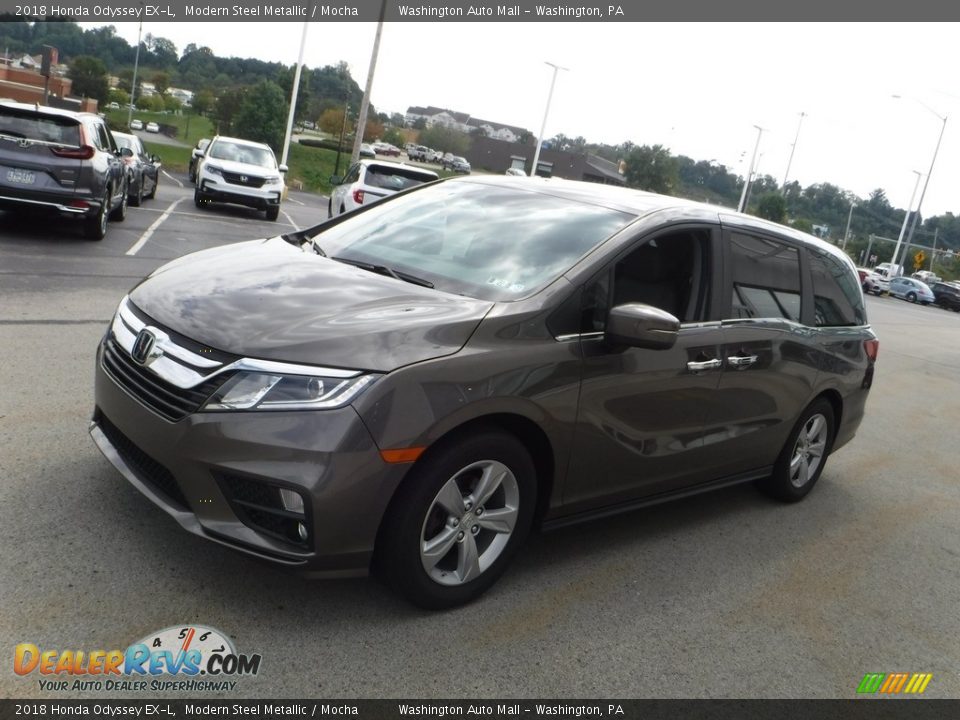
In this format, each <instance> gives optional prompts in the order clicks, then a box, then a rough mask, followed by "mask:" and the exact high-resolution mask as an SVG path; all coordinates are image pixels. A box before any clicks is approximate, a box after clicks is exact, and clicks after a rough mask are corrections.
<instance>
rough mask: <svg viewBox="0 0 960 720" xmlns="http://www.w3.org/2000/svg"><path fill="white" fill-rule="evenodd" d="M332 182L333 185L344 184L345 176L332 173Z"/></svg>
mask: <svg viewBox="0 0 960 720" xmlns="http://www.w3.org/2000/svg"><path fill="white" fill-rule="evenodd" d="M330 184H331V185H342V184H343V178H342V177H340V176H339V175H331V176H330Z"/></svg>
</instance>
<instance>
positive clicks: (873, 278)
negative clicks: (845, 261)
mask: <svg viewBox="0 0 960 720" xmlns="http://www.w3.org/2000/svg"><path fill="white" fill-rule="evenodd" d="M860 285H861V287H862V288H863V291H864V292H865V293H873V294H874V295H882V294H883V293H886V292H890V281H889V280H887V278H885V277H884V276H883V275H880V274H879V273H875V272H873V271H872V270H871V271H870V272H869V273H867V274H866V276H864V278H863V281H862V282H861V283H860Z"/></svg>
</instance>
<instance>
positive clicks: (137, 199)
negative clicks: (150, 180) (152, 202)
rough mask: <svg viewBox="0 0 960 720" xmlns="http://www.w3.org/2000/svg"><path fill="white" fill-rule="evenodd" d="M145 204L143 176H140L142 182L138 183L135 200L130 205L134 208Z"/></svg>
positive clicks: (134, 195)
mask: <svg viewBox="0 0 960 720" xmlns="http://www.w3.org/2000/svg"><path fill="white" fill-rule="evenodd" d="M142 203H143V176H142V175H141V176H140V182H138V183H137V192H135V193H134V194H133V200H131V202H130V204H131V205H133V206H134V207H140V205H141V204H142Z"/></svg>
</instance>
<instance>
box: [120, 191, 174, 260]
mask: <svg viewBox="0 0 960 720" xmlns="http://www.w3.org/2000/svg"><path fill="white" fill-rule="evenodd" d="M184 200H186V198H180V199H179V200H174V201H173V203H172V204H171V205H170V207H168V208H167V209H166V210H165V211H164V213H163V215H161V216H160V217H158V218H157V219H156V220H154V221H153V224H152V225H151V226H150V227H148V228H147V231H146V232H145V233H143V235H141V236H140V239H139V240H137V241H136V242H135V243H134V244H133V247H131V248H130V249H129V250H127V252H126V254H127V255H136V254H137V253H138V252H139V251H140V248H142V247H143V246H144V245H146V244H147V241H148V240H149V239H150V237H151V236H152V235H153V233H154V232H155V231H156V229H157V228H158V227H160V225H161V224H162V223H163V221H164V220H166V219H167V218H168V217H170V215H172V214H173V209H174V208H175V207H176V206H177V205H179V204H180V203H181V202H183V201H184Z"/></svg>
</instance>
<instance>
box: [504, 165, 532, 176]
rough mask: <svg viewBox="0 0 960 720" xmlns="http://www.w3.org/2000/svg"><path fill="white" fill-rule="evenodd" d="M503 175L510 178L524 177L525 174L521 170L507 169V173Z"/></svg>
mask: <svg viewBox="0 0 960 720" xmlns="http://www.w3.org/2000/svg"><path fill="white" fill-rule="evenodd" d="M504 175H510V176H512V177H526V176H527V174H526V173H525V172H524V171H523V168H515V167H512V168H507V171H506V172H505V173H504Z"/></svg>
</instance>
